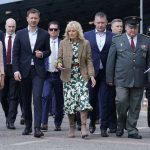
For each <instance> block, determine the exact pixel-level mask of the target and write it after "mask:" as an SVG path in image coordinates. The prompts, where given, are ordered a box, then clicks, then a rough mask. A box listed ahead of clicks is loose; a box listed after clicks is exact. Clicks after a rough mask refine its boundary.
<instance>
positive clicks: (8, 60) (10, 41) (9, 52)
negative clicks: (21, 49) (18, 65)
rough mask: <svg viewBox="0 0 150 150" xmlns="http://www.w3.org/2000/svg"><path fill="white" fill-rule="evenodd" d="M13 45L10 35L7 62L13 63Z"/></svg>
mask: <svg viewBox="0 0 150 150" xmlns="http://www.w3.org/2000/svg"><path fill="white" fill-rule="evenodd" d="M11 45H12V40H11V36H9V37H8V46H7V64H10V63H11Z"/></svg>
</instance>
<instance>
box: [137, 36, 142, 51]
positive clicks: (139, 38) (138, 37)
mask: <svg viewBox="0 0 150 150" xmlns="http://www.w3.org/2000/svg"><path fill="white" fill-rule="evenodd" d="M141 43H142V38H141V36H140V34H138V35H137V42H136V51H138V50H139V49H141Z"/></svg>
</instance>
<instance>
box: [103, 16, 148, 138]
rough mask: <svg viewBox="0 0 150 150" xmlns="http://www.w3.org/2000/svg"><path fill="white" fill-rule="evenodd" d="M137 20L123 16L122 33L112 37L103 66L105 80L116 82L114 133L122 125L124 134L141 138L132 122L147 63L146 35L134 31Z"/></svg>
mask: <svg viewBox="0 0 150 150" xmlns="http://www.w3.org/2000/svg"><path fill="white" fill-rule="evenodd" d="M140 20H141V19H140V18H139V17H136V16H130V17H126V18H125V30H126V33H124V34H122V35H116V36H114V37H113V40H112V45H111V47H110V51H109V55H108V60H107V67H106V80H107V83H108V84H109V85H116V108H117V114H118V120H117V132H116V136H118V137H121V136H122V135H123V133H124V128H125V127H126V128H127V131H128V138H134V139H141V138H142V136H141V135H139V134H138V129H137V128H136V125H137V120H138V118H139V113H140V108H141V100H142V96H143V89H144V84H145V78H146V74H144V70H145V69H146V68H147V67H148V66H150V39H149V37H147V36H146V35H143V34H138V28H139V22H140ZM149 79H150V78H149ZM127 112H128V114H127ZM126 115H127V120H126Z"/></svg>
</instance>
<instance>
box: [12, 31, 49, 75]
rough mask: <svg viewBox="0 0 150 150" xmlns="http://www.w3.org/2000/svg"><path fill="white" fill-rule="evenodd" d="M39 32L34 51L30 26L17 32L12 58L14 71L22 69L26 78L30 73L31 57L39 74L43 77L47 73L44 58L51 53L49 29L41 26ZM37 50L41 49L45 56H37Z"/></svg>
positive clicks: (22, 73) (21, 71)
mask: <svg viewBox="0 0 150 150" xmlns="http://www.w3.org/2000/svg"><path fill="white" fill-rule="evenodd" d="M37 32H38V33H37V40H36V43H35V47H34V50H33V52H32V50H31V46H30V41H29V35H28V28H24V29H22V30H19V31H18V32H17V33H16V37H15V40H14V46H13V58H12V59H13V60H12V63H13V71H14V72H16V71H20V73H21V75H22V77H23V78H26V77H27V76H28V74H29V71H30V67H31V59H33V61H34V65H35V68H36V71H37V74H38V75H39V76H40V77H42V78H43V77H45V75H46V69H45V61H44V60H45V58H46V57H48V56H49V55H50V53H51V51H50V45H49V34H48V33H47V31H45V30H43V29H41V28H38V31H37ZM36 50H40V51H42V52H43V58H40V59H39V58H36V56H35V51H36Z"/></svg>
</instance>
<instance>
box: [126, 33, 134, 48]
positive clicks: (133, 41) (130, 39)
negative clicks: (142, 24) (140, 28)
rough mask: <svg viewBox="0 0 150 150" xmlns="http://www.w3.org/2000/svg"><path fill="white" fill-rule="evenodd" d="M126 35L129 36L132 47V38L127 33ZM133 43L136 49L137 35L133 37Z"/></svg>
mask: <svg viewBox="0 0 150 150" xmlns="http://www.w3.org/2000/svg"><path fill="white" fill-rule="evenodd" d="M126 35H127V38H128V40H129V43H130V45H131V37H130V36H129V35H128V34H127V33H126ZM133 42H134V45H135V47H136V43H137V35H136V36H135V37H133Z"/></svg>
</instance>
